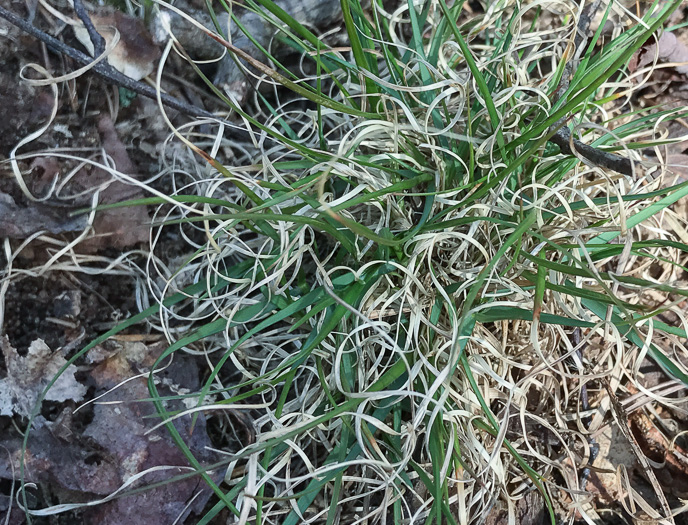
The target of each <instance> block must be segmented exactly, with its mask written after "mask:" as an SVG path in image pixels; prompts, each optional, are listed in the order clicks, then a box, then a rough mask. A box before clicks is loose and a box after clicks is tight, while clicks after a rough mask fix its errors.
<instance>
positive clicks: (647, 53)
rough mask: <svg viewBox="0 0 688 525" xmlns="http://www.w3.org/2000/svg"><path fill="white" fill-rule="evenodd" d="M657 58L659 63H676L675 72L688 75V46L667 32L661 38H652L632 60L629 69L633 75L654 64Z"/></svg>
mask: <svg viewBox="0 0 688 525" xmlns="http://www.w3.org/2000/svg"><path fill="white" fill-rule="evenodd" d="M655 57H657V60H658V61H659V62H675V63H677V65H675V66H674V70H675V71H676V72H677V73H679V74H680V75H688V46H686V44H684V43H683V42H681V41H680V40H679V39H678V38H676V35H675V34H674V33H669V32H665V33H662V36H660V37H659V40H657V39H656V38H651V39H650V40H649V41H648V42H647V43H646V44H645V45H644V46H643V47H641V48H640V49H639V50H638V51H637V52H636V53H635V54H634V55H633V57H632V58H631V61H630V62H629V64H628V69H629V71H630V72H631V73H634V72H635V71H636V70H638V69H640V68H642V67H645V66H647V65H649V64H652V63H653V62H654V60H655Z"/></svg>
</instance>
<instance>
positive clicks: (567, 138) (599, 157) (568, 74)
mask: <svg viewBox="0 0 688 525" xmlns="http://www.w3.org/2000/svg"><path fill="white" fill-rule="evenodd" d="M601 4H602V2H601V0H595V1H594V2H592V3H591V4H588V6H587V7H586V8H585V9H583V12H582V13H581V14H580V17H579V18H578V23H577V24H576V36H575V37H574V39H573V56H572V57H571V60H569V61H568V62H567V63H566V66H564V71H563V74H562V77H561V82H560V83H559V86H558V88H557V91H556V92H555V94H554V97H553V101H552V105H555V104H557V103H558V102H559V101H560V100H561V98H562V97H563V96H564V94H565V93H566V91H567V90H568V89H569V85H570V83H571V78H572V77H573V74H574V72H575V69H576V67H578V63H579V61H580V56H581V54H582V53H583V51H584V49H585V44H586V42H587V40H588V30H589V29H590V24H591V23H592V19H593V18H594V17H595V13H596V12H597V10H598V9H599V8H600V5H601ZM552 129H556V130H557V131H556V132H555V133H554V135H553V136H552V138H550V141H551V142H553V143H554V144H556V145H557V146H559V149H560V150H561V152H562V153H564V154H565V155H573V156H576V154H577V155H580V156H581V157H584V158H586V159H587V160H589V161H590V162H591V163H592V164H594V165H595V166H602V167H603V168H607V169H609V170H612V171H615V172H617V173H621V174H622V175H633V164H632V163H631V160H630V159H627V158H625V157H621V156H619V155H615V154H613V153H607V152H606V151H603V150H601V149H597V148H595V147H593V146H589V145H587V144H584V143H583V142H581V141H579V140H576V139H574V138H572V136H571V130H569V128H568V127H566V121H565V118H562V119H560V120H559V121H558V122H556V123H555V124H554V125H553V126H552Z"/></svg>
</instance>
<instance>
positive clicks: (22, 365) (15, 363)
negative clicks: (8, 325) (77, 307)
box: [0, 336, 86, 416]
mask: <svg viewBox="0 0 688 525" xmlns="http://www.w3.org/2000/svg"><path fill="white" fill-rule="evenodd" d="M0 349H1V350H2V353H3V356H4V357H5V363H6V366H7V377H6V378H4V379H2V380H0V415H2V416H11V415H12V414H13V413H16V414H19V415H22V416H29V415H31V412H32V411H33V408H34V406H35V405H36V402H37V401H38V396H39V395H40V394H41V392H42V391H43V390H44V389H45V387H46V386H47V385H48V383H49V382H50V381H51V380H52V378H53V377H55V375H56V374H57V372H58V371H59V370H60V369H61V368H62V367H63V366H64V365H65V364H66V363H67V361H66V360H65V358H64V357H62V356H61V355H60V354H59V353H57V352H52V351H51V350H50V348H48V345H46V344H45V342H44V341H43V340H42V339H36V340H35V341H34V342H33V343H31V346H29V351H28V353H27V354H26V356H25V357H22V356H20V355H19V354H18V353H17V351H16V349H15V348H13V347H12V345H11V344H10V341H9V339H8V338H7V336H4V337H2V338H0ZM75 371H76V367H74V366H73V365H70V366H69V367H68V368H67V369H66V370H65V371H64V373H63V374H62V375H61V376H60V377H59V378H58V380H57V381H56V382H55V384H54V385H53V386H52V387H51V388H50V390H48V393H47V394H46V396H45V399H46V400H48V401H67V400H70V399H71V400H74V401H79V400H81V399H83V397H84V395H85V394H86V387H85V386H84V385H82V384H80V383H79V382H77V380H76V378H75V377H74V372H75Z"/></svg>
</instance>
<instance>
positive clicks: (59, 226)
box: [0, 192, 87, 239]
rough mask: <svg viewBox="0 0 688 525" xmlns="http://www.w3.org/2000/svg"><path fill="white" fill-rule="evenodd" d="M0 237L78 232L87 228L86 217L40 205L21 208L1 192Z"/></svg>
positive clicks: (16, 237)
mask: <svg viewBox="0 0 688 525" xmlns="http://www.w3.org/2000/svg"><path fill="white" fill-rule="evenodd" d="M0 217H2V221H0V237H9V238H11V239H26V238H27V237H29V236H31V235H33V234H34V233H37V232H39V231H48V232H50V233H54V234H59V233H65V232H76V231H81V230H83V229H84V228H86V225H87V221H86V216H85V215H82V216H80V217H70V216H69V215H67V214H66V213H64V209H61V208H50V207H49V206H45V205H42V204H38V203H31V205H30V206H21V205H19V204H17V203H16V202H15V201H14V199H13V198H12V197H11V196H10V195H8V194H6V193H2V192H0Z"/></svg>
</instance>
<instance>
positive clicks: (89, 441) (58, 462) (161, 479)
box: [0, 341, 223, 525]
mask: <svg viewBox="0 0 688 525" xmlns="http://www.w3.org/2000/svg"><path fill="white" fill-rule="evenodd" d="M164 349H165V345H164V344H155V345H150V346H147V345H145V344H143V343H139V342H137V343H123V344H119V343H116V342H114V341H108V342H107V343H106V344H104V345H102V346H101V347H96V348H94V349H93V350H91V352H90V353H89V358H90V361H91V362H92V363H98V364H97V365H96V366H95V367H94V368H93V370H92V371H91V373H90V375H89V377H88V384H89V385H90V386H92V387H94V388H95V392H94V395H95V396H96V397H97V396H100V395H102V394H106V393H107V394H106V395H105V396H104V397H103V398H101V399H99V401H98V402H97V403H94V404H93V405H91V406H90V408H92V414H91V415H87V414H86V412H87V411H86V410H84V411H83V412H80V411H77V412H76V413H74V412H72V410H71V409H70V408H69V407H67V408H65V410H63V412H62V413H61V414H60V416H59V417H58V418H57V420H55V421H46V420H45V419H43V418H41V417H39V418H38V421H37V423H38V424H37V428H35V429H33V430H32V431H31V433H30V435H29V441H28V447H27V450H26V454H25V473H26V479H27V481H32V482H35V483H42V484H44V485H45V486H46V487H49V489H50V493H51V494H52V495H53V496H54V497H55V498H56V499H57V501H58V502H60V503H73V502H75V501H94V500H96V501H99V500H103V499H106V498H108V497H109V496H110V495H111V494H113V492H115V491H116V490H118V489H119V488H120V487H122V486H123V485H124V484H125V483H126V482H128V481H130V480H131V477H132V476H135V475H137V474H140V473H142V472H144V471H147V474H146V475H145V476H143V477H142V478H141V480H140V481H137V482H136V483H135V484H133V485H131V486H129V487H128V488H129V489H140V488H142V487H145V486H147V485H151V484H156V483H160V485H159V486H156V487H155V488H152V489H149V490H143V491H142V492H137V493H135V494H131V495H126V494H122V495H121V497H118V498H116V499H112V500H110V501H106V502H103V503H101V504H99V505H96V506H94V507H90V508H88V509H86V510H85V514H84V523H98V524H99V525H122V524H129V523H131V524H139V523H144V524H158V523H160V524H168V523H175V520H178V521H176V522H177V523H185V521H184V520H185V518H186V517H188V516H189V515H190V514H192V513H193V514H200V513H201V512H202V511H203V508H204V507H205V505H206V503H207V502H208V500H209V498H210V496H211V494H212V492H211V490H210V489H209V488H208V487H207V486H206V485H205V484H204V483H203V481H202V480H200V479H199V478H198V477H197V476H191V477H187V478H185V479H181V480H176V481H171V478H173V477H175V476H177V475H180V474H187V473H189V470H188V466H189V463H188V460H187V458H186V457H185V456H184V454H183V453H182V452H181V450H180V449H179V448H178V447H177V446H176V445H175V443H174V442H173V440H172V439H171V437H170V435H169V433H168V432H167V430H165V429H164V428H158V429H156V430H152V427H153V426H154V425H156V424H157V423H158V422H159V418H157V417H155V415H156V411H155V408H154V407H153V405H152V403H151V402H148V401H143V400H144V399H147V398H148V397H149V396H150V394H149V392H148V388H147V384H146V383H147V378H146V377H145V375H144V376H142V375H141V374H142V373H145V371H147V370H149V369H150V367H151V366H152V365H153V364H154V362H155V360H156V359H157V358H158V356H159V355H160V354H161V352H162V351H163V350H164ZM165 372H166V373H165V376H166V378H167V379H168V381H163V383H164V384H161V385H160V391H161V394H162V395H163V396H165V395H171V394H174V393H175V392H176V391H180V390H181V389H186V388H188V389H190V390H193V391H196V390H198V389H199V388H200V382H199V370H198V368H197V366H196V364H195V362H194V361H193V360H192V359H187V358H184V357H183V356H182V357H179V358H175V360H174V362H173V363H172V364H171V365H170V366H169V367H167V369H166V371H165ZM134 376H138V377H134ZM166 406H167V408H168V409H169V410H171V411H178V410H180V409H183V408H185V407H184V404H183V402H182V401H181V400H171V401H169V402H167V403H166ZM85 408H89V407H85ZM151 416H153V417H151ZM191 421H192V419H191V417H190V416H185V417H183V418H179V419H177V420H175V422H174V425H175V427H177V430H178V431H179V432H180V434H181V436H183V439H184V440H185V441H186V444H187V446H188V447H189V448H190V449H191V450H192V452H193V453H194V455H195V456H196V458H197V459H198V460H199V461H200V462H201V463H202V464H206V465H207V464H210V463H214V462H215V461H217V459H218V458H217V455H216V454H215V453H214V452H212V451H211V450H209V447H210V446H211V443H210V440H209V438H208V435H207V433H206V420H205V417H204V415H203V414H198V419H197V420H196V424H195V425H194V426H193V429H192V425H191ZM21 444H22V441H21V437H20V436H14V437H13V438H10V439H6V438H5V437H4V436H2V435H1V433H0V450H2V449H3V447H4V448H5V449H7V450H9V451H10V453H11V454H10V455H11V459H12V463H13V467H14V470H15V471H18V469H19V466H20V460H21ZM5 463H6V458H5V457H2V456H0V479H11V468H10V466H9V465H7V466H5V465H4V464H5ZM209 474H210V475H211V476H213V477H214V479H215V480H216V482H219V481H220V480H221V479H222V477H223V472H222V471H221V470H216V471H210V472H209ZM190 523H192V521H190Z"/></svg>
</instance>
